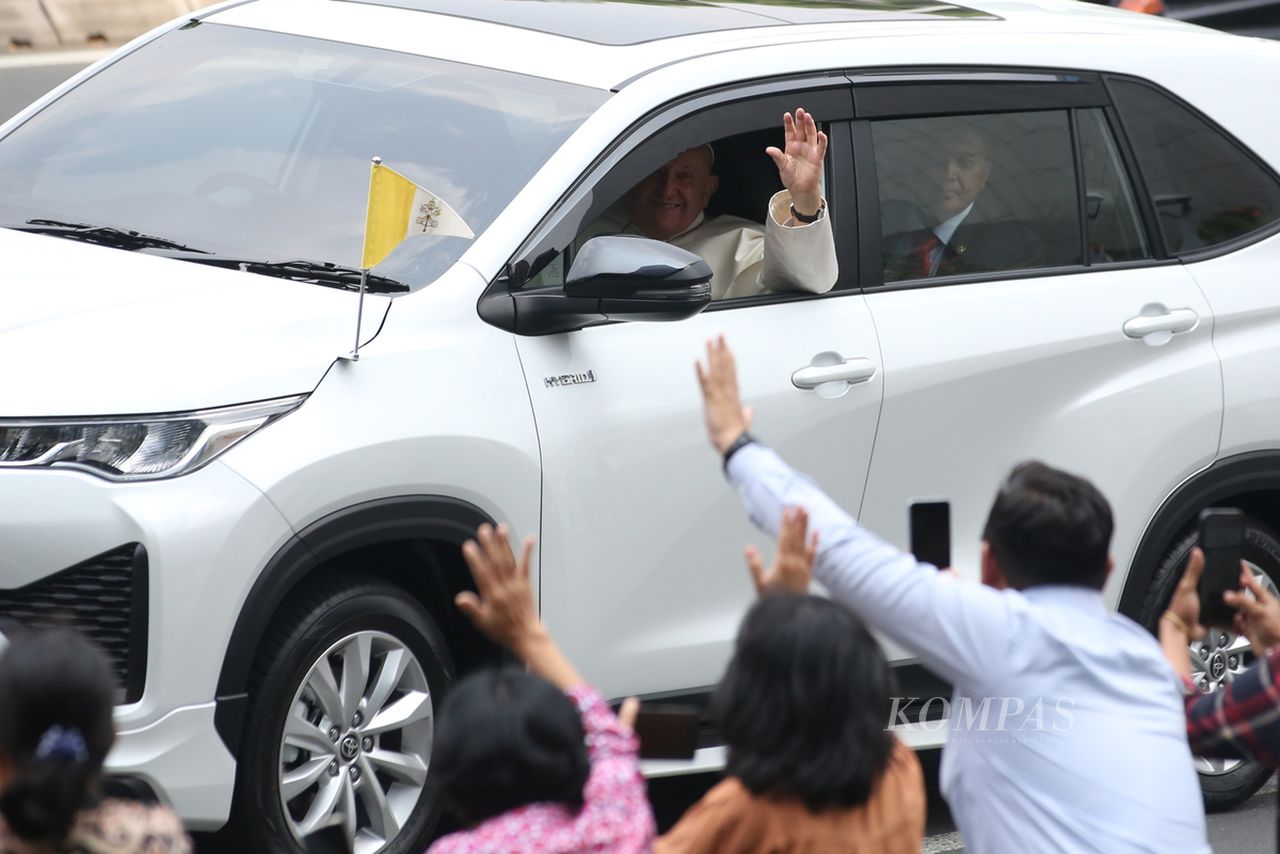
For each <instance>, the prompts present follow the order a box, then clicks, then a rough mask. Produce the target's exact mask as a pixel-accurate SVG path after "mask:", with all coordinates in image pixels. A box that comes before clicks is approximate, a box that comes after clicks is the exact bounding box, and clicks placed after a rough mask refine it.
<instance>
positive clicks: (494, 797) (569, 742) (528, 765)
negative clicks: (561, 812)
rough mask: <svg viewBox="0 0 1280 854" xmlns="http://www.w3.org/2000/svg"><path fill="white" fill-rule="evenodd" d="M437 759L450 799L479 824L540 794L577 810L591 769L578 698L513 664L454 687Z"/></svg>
mask: <svg viewBox="0 0 1280 854" xmlns="http://www.w3.org/2000/svg"><path fill="white" fill-rule="evenodd" d="M431 766H432V770H433V771H434V772H435V775H436V784H437V785H438V786H439V787H440V789H441V791H442V792H443V794H444V798H445V803H446V804H447V805H448V806H449V808H450V810H451V811H452V812H453V813H454V814H455V815H456V817H457V818H458V819H460V820H461V821H463V822H465V823H467V824H473V825H474V824H479V823H480V822H482V821H484V820H486V819H489V818H492V817H494V816H497V815H501V814H502V813H504V812H507V811H508V810H512V809H515V808H516V807H521V806H524V805H525V804H531V803H535V802H538V801H551V802H556V803H561V804H564V805H565V806H567V807H569V808H570V809H571V810H574V811H575V812H576V811H577V810H580V809H581V808H582V804H583V793H582V790H583V787H584V786H586V784H587V776H588V774H589V773H590V770H591V763H590V761H589V759H588V757H587V746H586V733H585V731H584V730H583V727H582V718H581V717H579V715H578V710H577V708H576V707H575V706H574V704H573V701H572V700H570V699H569V698H568V697H567V696H566V695H565V693H564V692H563V691H561V690H559V689H558V688H556V687H555V686H554V685H552V684H551V683H550V682H547V681H546V680H545V679H542V678H540V677H538V676H534V675H533V674H530V673H526V672H525V671H523V670H518V669H516V668H512V667H506V668H502V669H499V670H483V671H480V672H479V673H474V674H472V675H470V676H468V677H466V678H465V679H463V680H462V681H460V682H459V683H458V684H457V685H456V686H455V687H454V688H453V691H452V692H450V694H449V696H448V698H446V699H445V701H444V706H443V707H442V708H441V710H440V724H439V727H438V728H437V730H436V738H435V750H434V755H433V756H432V759H431Z"/></svg>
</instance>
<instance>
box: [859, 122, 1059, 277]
mask: <svg viewBox="0 0 1280 854" xmlns="http://www.w3.org/2000/svg"><path fill="white" fill-rule="evenodd" d="M933 121H935V122H937V123H938V125H939V127H938V128H937V129H938V130H939V131H940V133H937V134H936V135H935V137H934V138H935V139H937V140H938V146H939V148H938V151H937V152H936V153H935V155H934V156H933V157H932V158H931V161H932V162H931V163H930V164H929V165H928V166H927V167H926V168H925V177H926V179H927V185H926V186H927V189H926V190H925V191H924V194H925V197H924V198H923V199H921V201H922V202H923V203H922V204H920V205H912V204H910V203H906V202H895V201H886V202H885V203H884V206H885V209H884V211H883V216H882V223H883V225H884V229H883V231H884V278H885V281H886V282H892V281H898V280H902V279H924V278H931V277H933V276H954V275H960V274H964V273H985V272H994V271H999V270H1017V269H1025V268H1028V267H1035V266H1038V265H1039V264H1040V263H1041V262H1042V260H1043V256H1044V244H1043V242H1042V241H1041V239H1040V236H1039V235H1038V234H1036V232H1035V230H1034V229H1032V228H1031V227H1030V226H1028V225H1026V224H1025V223H1023V222H1018V221H1015V220H1009V219H1000V220H994V219H991V218H990V217H989V215H988V214H987V212H986V211H984V210H983V204H982V192H983V190H985V189H986V187H987V179H988V178H990V176H991V165H992V164H991V154H990V148H989V146H988V145H987V139H986V135H985V134H984V133H983V131H982V129H981V128H980V127H979V125H978V124H977V123H976V122H974V121H972V120H967V119H963V118H956V119H939V120H933ZM904 211H905V213H904ZM895 219H897V220H898V223H897V225H896V227H895V225H894V224H893V221H894V220H895Z"/></svg>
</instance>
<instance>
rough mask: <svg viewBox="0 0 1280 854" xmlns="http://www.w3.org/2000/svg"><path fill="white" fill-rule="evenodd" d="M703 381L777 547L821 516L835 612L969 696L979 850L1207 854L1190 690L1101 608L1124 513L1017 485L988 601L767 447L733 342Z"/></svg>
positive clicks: (947, 772)
mask: <svg viewBox="0 0 1280 854" xmlns="http://www.w3.org/2000/svg"><path fill="white" fill-rule="evenodd" d="M698 376H699V380H700V383H701V386H702V392H703V397H704V401H705V411H706V420H707V428H708V432H709V433H710V436H711V441H712V444H713V445H714V446H715V447H716V449H717V450H718V451H719V452H720V453H721V454H722V455H723V456H724V458H725V470H726V473H727V475H728V477H729V480H730V482H731V483H732V484H733V485H734V487H735V488H736V489H737V490H738V493H739V495H740V497H741V498H742V500H743V502H744V503H745V504H746V506H747V509H748V511H749V513H750V516H751V520H752V521H753V522H754V523H755V524H756V525H757V526H759V527H761V528H763V529H765V530H768V531H771V532H774V533H776V532H777V529H778V525H779V520H780V519H781V518H782V511H783V509H784V508H785V507H790V506H798V507H803V508H805V509H806V510H807V511H808V514H809V519H810V520H811V524H812V525H813V526H814V529H815V532H816V533H817V535H818V551H817V556H816V560H815V563H814V575H815V577H816V578H817V579H818V580H819V581H820V582H821V583H822V584H823V585H824V586H825V587H826V588H827V590H828V591H830V593H831V596H832V598H834V599H836V600H837V601H839V602H842V603H843V604H845V605H846V606H848V607H849V609H850V610H852V611H853V612H854V613H855V614H856V615H857V616H858V617H860V618H861V619H862V620H863V621H864V622H865V623H866V624H867V625H868V626H870V627H872V628H874V629H877V630H878V631H880V632H881V633H883V635H884V636H886V637H888V638H889V639H891V640H893V641H895V642H897V643H898V644H901V645H902V646H903V647H905V648H906V649H908V650H910V651H911V652H912V653H913V654H915V655H916V656H917V657H918V659H919V661H920V662H921V663H922V664H924V665H925V666H927V667H929V668H930V669H931V670H933V671H934V672H935V673H937V674H939V675H940V676H942V677H944V678H945V679H947V680H948V681H949V682H951V684H952V685H953V686H954V694H953V696H952V698H951V702H950V709H951V717H950V724H949V726H950V732H949V738H948V744H947V746H946V748H945V750H944V753H943V760H942V770H941V782H942V793H943V795H944V797H946V799H947V802H948V803H949V805H950V807H951V812H952V815H953V817H954V818H955V821H956V825H957V827H958V828H959V829H960V832H961V834H962V835H963V836H964V839H965V845H966V848H967V850H969V851H970V852H973V854H988V853H989V854H1006V852H1014V851H1016V852H1046V854H1048V852H1081V851H1097V852H1106V854H1129V852H1151V854H1156V852H1170V851H1178V852H1195V854H1202V852H1208V851H1209V847H1208V845H1207V843H1206V838H1205V824H1204V810H1203V806H1202V802H1201V799H1200V791H1199V786H1198V784H1197V780H1196V773H1195V770H1194V768H1193V766H1192V758H1191V752H1190V750H1189V748H1188V747H1187V740H1186V721H1185V718H1184V712H1183V701H1182V696H1181V691H1180V688H1179V685H1178V681H1177V678H1176V677H1175V675H1174V674H1173V671H1172V670H1171V668H1170V667H1169V666H1168V663H1167V662H1166V661H1165V660H1164V658H1163V656H1162V654H1161V652H1160V648H1159V645H1158V644H1157V643H1156V641H1155V639H1154V638H1153V637H1152V636H1151V635H1150V633H1148V632H1147V631H1146V630H1145V629H1143V628H1142V627H1141V626H1139V625H1138V624H1136V623H1134V622H1132V621H1131V620H1129V619H1127V618H1126V617H1122V616H1120V615H1118V614H1114V613H1110V612H1109V611H1108V610H1107V608H1106V605H1105V604H1104V602H1103V599H1102V595H1101V592H1100V591H1101V588H1102V585H1103V582H1104V581H1105V580H1106V577H1107V574H1108V573H1109V572H1110V570H1111V559H1110V557H1109V555H1108V549H1109V546H1110V540H1111V528H1112V523H1111V510H1110V507H1109V506H1108V505H1107V502H1106V499H1105V498H1103V497H1102V495H1101V494H1100V493H1099V492H1098V491H1097V490H1096V489H1095V488H1094V487H1093V486H1092V485H1091V484H1089V483H1088V482H1087V481H1084V480H1082V479H1081V478H1078V477H1075V476H1073V475H1069V474H1066V473H1065V472H1060V471H1056V470H1054V469H1051V468H1049V467H1048V466H1045V465H1043V464H1040V463H1025V464H1023V465H1022V466H1019V467H1018V468H1016V469H1014V471H1013V473H1012V474H1011V475H1010V476H1009V478H1008V480H1006V482H1005V484H1004V485H1003V486H1002V488H1001V490H1000V493H999V495H998V496H997V497H996V500H995V503H994V505H993V506H992V509H991V513H990V515H989V517H988V520H987V526H986V529H985V531H984V533H983V544H982V580H983V582H984V583H982V584H975V583H973V582H969V581H965V580H962V579H960V578H958V577H956V576H955V575H953V574H951V573H941V572H939V571H938V570H937V569H936V568H935V567H932V566H929V565H928V564H921V563H918V562H917V561H916V560H915V558H914V557H912V556H911V555H910V554H906V553H904V552H901V551H899V550H898V549H897V548H895V547H894V546H892V545H889V544H888V543H885V542H884V541H882V540H880V539H878V538H877V537H875V536H874V535H873V534H871V533H869V532H867V531H865V530H863V529H862V528H861V527H859V525H858V523H857V522H856V521H855V520H854V519H852V518H851V517H849V516H848V515H847V514H846V513H845V512H844V511H843V510H841V509H840V508H839V507H838V506H837V505H836V504H835V503H834V502H833V501H831V499H830V498H828V497H827V496H826V495H825V494H823V492H822V491H821V490H820V489H819V488H818V487H817V486H816V485H814V484H813V483H812V482H811V481H809V480H808V479H806V478H805V477H803V476H802V475H800V474H797V473H796V472H795V471H793V470H792V469H791V468H789V467H788V466H787V464H786V463H785V462H783V461H782V460H781V459H780V458H779V457H778V456H777V455H776V454H774V453H773V452H772V451H770V450H769V449H768V448H766V447H764V446H763V445H761V444H759V443H757V442H755V440H754V439H752V438H751V437H750V435H749V434H748V433H747V432H746V430H747V426H748V421H747V415H746V412H745V411H744V410H743V407H742V403H741V401H740V399H739V395H738V385H737V376H736V371H735V368H734V363H733V356H732V354H731V353H730V352H729V350H728V348H727V347H726V346H725V344H724V340H723V339H720V340H718V341H713V342H710V343H709V344H708V348H707V367H706V368H703V367H702V365H699V366H698ZM888 723H892V722H891V721H886V724H888Z"/></svg>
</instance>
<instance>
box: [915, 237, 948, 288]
mask: <svg viewBox="0 0 1280 854" xmlns="http://www.w3.org/2000/svg"><path fill="white" fill-rule="evenodd" d="M926 233H927V234H928V236H927V237H925V238H924V240H922V241H920V246H919V247H918V248H917V249H916V258H917V260H918V265H917V267H916V270H917V274H918V275H919V277H920V278H922V279H924V278H928V277H929V276H930V275H932V273H933V271H932V267H933V251H934V250H935V249H937V248H938V247H939V246H941V245H942V241H941V240H939V239H938V235H936V234H934V233H933V232H932V231H930V232H926Z"/></svg>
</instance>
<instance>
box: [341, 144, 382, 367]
mask: <svg viewBox="0 0 1280 854" xmlns="http://www.w3.org/2000/svg"><path fill="white" fill-rule="evenodd" d="M370 160H371V161H372V162H373V171H372V172H371V173H370V178H369V200H370V202H372V200H373V177H372V175H373V172H376V171H377V168H378V167H379V166H381V165H382V158H381V157H378V156H377V155H376V154H375V155H374V156H373V157H371V158H370ZM364 239H365V241H366V242H367V241H368V240H369V224H368V222H367V221H366V222H365V229H364ZM362 260H363V259H362ZM368 288H369V268H368V267H366V266H364V265H363V264H361V266H360V300H359V302H358V303H357V304H356V346H355V347H353V348H352V349H351V355H350V356H347V357H346V358H348V359H350V360H351V361H353V362H358V361H360V325H361V323H362V322H363V320H364V294H365V291H366V290H368Z"/></svg>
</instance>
